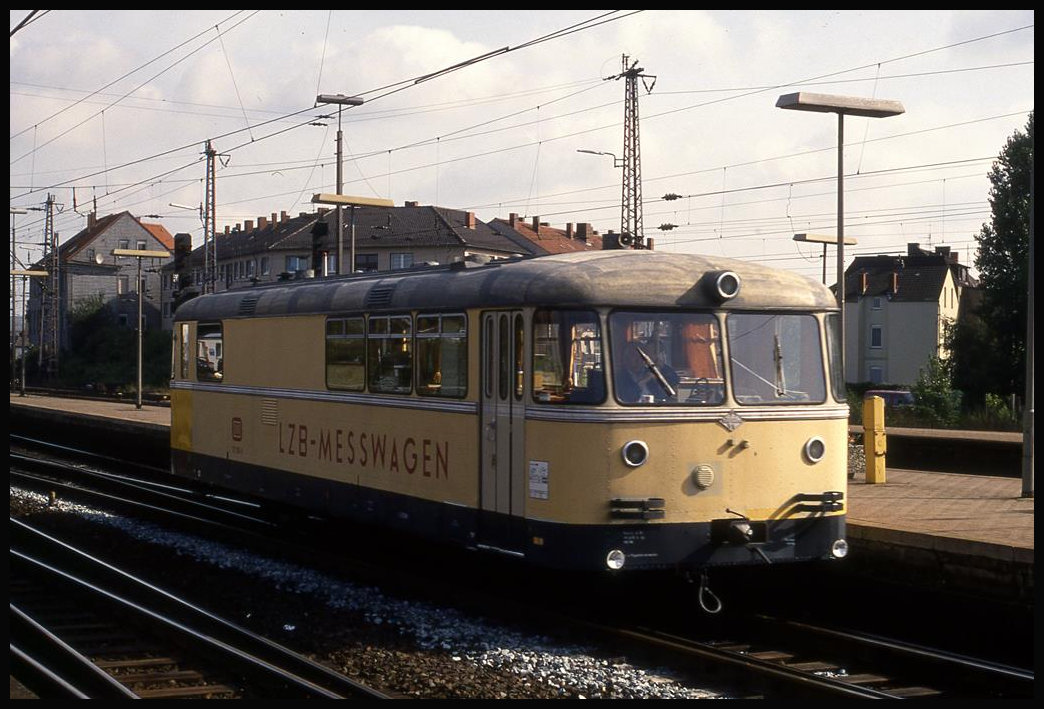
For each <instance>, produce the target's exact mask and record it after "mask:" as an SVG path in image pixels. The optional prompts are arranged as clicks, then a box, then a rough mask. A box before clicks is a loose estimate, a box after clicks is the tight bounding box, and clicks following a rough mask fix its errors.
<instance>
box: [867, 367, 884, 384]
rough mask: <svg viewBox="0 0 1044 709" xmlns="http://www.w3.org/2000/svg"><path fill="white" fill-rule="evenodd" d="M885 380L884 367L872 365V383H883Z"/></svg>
mask: <svg viewBox="0 0 1044 709" xmlns="http://www.w3.org/2000/svg"><path fill="white" fill-rule="evenodd" d="M883 382H884V369H882V368H881V367H870V383H871V384H882V383H883Z"/></svg>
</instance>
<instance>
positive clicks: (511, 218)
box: [508, 212, 518, 229]
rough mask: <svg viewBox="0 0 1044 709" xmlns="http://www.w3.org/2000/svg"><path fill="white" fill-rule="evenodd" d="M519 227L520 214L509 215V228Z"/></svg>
mask: <svg viewBox="0 0 1044 709" xmlns="http://www.w3.org/2000/svg"><path fill="white" fill-rule="evenodd" d="M517 225H518V214H516V213H515V212H512V213H511V214H509V215H508V226H509V227H511V228H512V229H514V228H515V227H516V226H517Z"/></svg>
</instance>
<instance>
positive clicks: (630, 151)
mask: <svg viewBox="0 0 1044 709" xmlns="http://www.w3.org/2000/svg"><path fill="white" fill-rule="evenodd" d="M627 60H628V56H627V55H626V54H624V55H623V60H622V67H623V72H621V73H620V74H619V75H617V76H616V77H614V78H616V79H620V78H623V79H626V81H625V84H624V149H623V192H622V195H621V198H620V199H621V210H620V243H621V244H623V245H624V246H630V247H631V248H632V249H644V248H645V233H644V229H643V227H642V155H641V147H640V140H639V136H638V78H639V77H641V78H642V84H643V85H644V86H645V92H646V93H650V92H652V87H653V86H654V85H655V84H656V77H655V76H650V75H648V74H644V73H643V72H644V71H645V70H644V69H643V68H642V67H640V66H638V60H635V61H634V62H633V63H632V64H631V65H630V66H628V65H627ZM647 79H652V83H651V84H650V83H649V82H648V81H647Z"/></svg>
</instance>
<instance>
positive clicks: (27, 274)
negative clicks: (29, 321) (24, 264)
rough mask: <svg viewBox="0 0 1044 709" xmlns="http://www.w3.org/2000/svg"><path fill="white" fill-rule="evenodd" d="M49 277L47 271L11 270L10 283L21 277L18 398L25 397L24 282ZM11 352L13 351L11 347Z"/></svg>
mask: <svg viewBox="0 0 1044 709" xmlns="http://www.w3.org/2000/svg"><path fill="white" fill-rule="evenodd" d="M49 275H50V274H49V273H48V272H47V271H23V270H20V269H11V280H12V282H13V281H14V278H15V276H21V277H22V331H21V340H22V376H21V381H20V383H19V388H20V389H21V393H20V394H19V396H25V288H26V286H25V282H26V279H27V278H47V276H49ZM11 351H12V352H13V351H14V346H13V345H12V349H11ZM11 366H12V367H13V366H14V362H12V364H11Z"/></svg>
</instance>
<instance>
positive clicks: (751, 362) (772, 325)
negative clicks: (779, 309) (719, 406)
mask: <svg viewBox="0 0 1044 709" xmlns="http://www.w3.org/2000/svg"><path fill="white" fill-rule="evenodd" d="M725 326H726V328H727V330H728V337H729V361H730V365H731V370H732V387H733V396H734V397H735V398H736V401H737V402H738V403H739V404H741V405H743V404H745V405H755V406H764V405H766V404H770V405H774V404H792V403H821V402H823V401H825V399H826V380H825V377H824V372H823V355H822V351H823V350H822V346H821V341H820V338H819V323H818V322H817V321H816V318H815V317H814V316H813V315H789V314H771V313H730V314H729V316H728V319H727V320H726V323H725Z"/></svg>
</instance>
